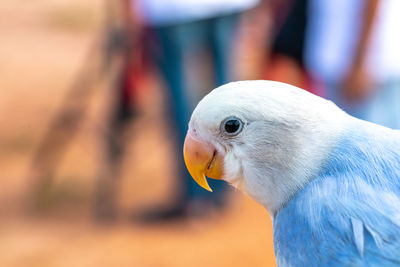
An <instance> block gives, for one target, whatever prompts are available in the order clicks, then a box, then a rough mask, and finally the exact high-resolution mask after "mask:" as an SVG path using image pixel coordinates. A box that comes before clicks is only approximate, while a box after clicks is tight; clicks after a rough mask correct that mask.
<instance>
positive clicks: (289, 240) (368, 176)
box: [274, 121, 400, 266]
mask: <svg viewBox="0 0 400 267" xmlns="http://www.w3.org/2000/svg"><path fill="white" fill-rule="evenodd" d="M376 127H378V126H374V125H371V124H369V123H365V122H362V121H356V122H355V123H354V125H353V126H352V127H351V128H352V129H351V130H349V131H347V133H346V134H345V135H343V136H342V137H341V139H340V141H339V143H338V144H337V146H336V147H335V149H334V150H333V151H332V153H331V155H330V157H329V158H328V160H327V161H326V162H325V163H324V164H323V166H322V168H321V170H320V172H319V174H318V175H317V177H315V179H313V180H312V181H311V182H310V183H309V184H308V185H306V186H305V188H303V189H302V190H301V191H300V192H299V193H298V194H297V195H296V196H294V197H293V199H292V200H290V201H289V202H288V203H287V205H286V206H284V207H283V208H282V209H281V210H280V211H279V212H278V213H277V215H276V216H275V218H274V244H275V253H276V258H277V262H278V265H279V266H326V265H330V266H400V134H399V133H397V132H396V131H390V130H379V129H378V130H376Z"/></svg>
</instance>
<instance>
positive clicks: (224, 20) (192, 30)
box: [131, 0, 258, 222]
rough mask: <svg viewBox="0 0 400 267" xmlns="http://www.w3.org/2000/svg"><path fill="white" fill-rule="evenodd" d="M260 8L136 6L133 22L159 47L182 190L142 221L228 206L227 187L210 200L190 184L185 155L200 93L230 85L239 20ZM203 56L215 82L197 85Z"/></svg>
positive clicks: (179, 0) (250, 3) (207, 2)
mask: <svg viewBox="0 0 400 267" xmlns="http://www.w3.org/2000/svg"><path fill="white" fill-rule="evenodd" d="M257 2H258V0H169V1H164V0H132V2H131V3H132V16H133V17H134V18H135V20H136V22H137V23H141V24H143V25H145V27H146V28H147V30H148V31H150V32H151V33H152V35H153V38H154V40H155V41H156V42H155V44H154V46H152V49H151V53H152V56H153V59H154V62H155V63H156V65H157V66H158V68H159V69H160V71H161V74H162V76H163V78H164V80H165V84H166V87H167V89H168V90H167V99H168V105H169V106H168V107H169V114H168V115H169V119H170V128H171V129H172V130H173V131H174V139H175V140H174V142H176V145H174V148H176V151H175V156H176V164H177V168H178V179H180V180H181V181H179V184H182V185H183V186H182V191H181V193H180V195H178V196H175V199H173V203H172V204H171V205H169V206H165V207H156V208H154V209H150V210H147V211H146V212H144V213H143V214H141V215H140V217H141V218H142V219H144V220H146V221H156V222H157V221H164V220H170V219H175V218H182V217H186V216H188V215H189V216H190V215H203V214H207V213H208V212H209V211H212V210H219V209H221V208H223V207H224V206H225V198H226V196H227V193H228V190H227V189H228V187H227V185H226V184H225V183H223V182H221V181H213V182H212V183H213V188H214V192H213V193H212V194H211V193H209V192H207V191H205V190H202V189H200V188H198V187H197V186H196V184H195V183H194V182H193V181H192V179H190V175H189V173H188V172H187V170H186V167H185V165H184V162H183V158H182V156H181V154H182V149H183V143H184V138H185V135H186V132H187V125H188V122H189V119H190V114H191V112H192V111H193V109H194V107H195V104H196V103H197V102H198V101H199V100H200V99H201V98H202V96H204V95H205V94H206V93H207V90H208V89H207V90H204V89H203V90H202V89H201V87H206V88H214V87H217V86H219V85H222V84H224V83H227V82H229V81H231V80H232V76H231V75H232V72H231V55H232V47H233V43H234V39H235V33H236V25H237V22H238V18H239V15H240V13H242V12H244V11H245V10H248V9H250V8H252V7H254V6H255V5H256V4H257ZM204 52H207V53H208V54H204ZM204 56H205V57H207V56H208V57H209V59H210V61H211V63H212V68H211V69H212V73H211V74H212V76H213V77H212V78H211V79H212V81H207V79H206V80H199V81H195V80H193V79H191V78H190V77H189V76H190V70H191V69H192V68H195V69H196V70H198V71H201V72H204V71H205V70H207V69H209V68H208V66H206V65H204V62H203V60H204ZM199 65H200V68H199ZM200 75H201V73H196V76H200Z"/></svg>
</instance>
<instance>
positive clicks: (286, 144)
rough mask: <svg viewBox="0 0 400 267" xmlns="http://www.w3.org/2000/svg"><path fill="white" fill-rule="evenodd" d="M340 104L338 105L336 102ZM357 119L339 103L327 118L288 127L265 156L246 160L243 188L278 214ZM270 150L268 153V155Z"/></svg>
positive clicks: (311, 177) (315, 171)
mask: <svg viewBox="0 0 400 267" xmlns="http://www.w3.org/2000/svg"><path fill="white" fill-rule="evenodd" d="M335 107H336V106H335ZM355 120H356V119H355V118H353V117H351V116H349V115H347V114H346V113H344V112H343V111H341V110H339V109H338V108H337V107H336V108H335V109H334V110H332V114H330V116H327V117H326V120H321V119H319V120H312V119H311V120H308V121H304V123H303V124H302V126H301V127H300V128H297V129H296V130H294V131H290V132H289V131H286V132H285V133H283V134H282V135H285V137H282V138H286V139H287V140H286V141H285V140H284V141H282V142H281V143H282V144H283V145H282V147H276V148H275V149H274V151H272V152H271V153H265V154H266V155H265V156H264V158H263V159H262V160H259V161H255V160H254V159H252V158H251V157H250V158H249V159H248V160H244V162H243V177H245V178H244V179H243V184H242V186H241V187H242V188H241V189H242V190H244V191H245V192H246V193H247V194H248V195H250V196H251V197H252V198H253V199H254V200H256V201H257V202H259V203H260V204H262V205H263V206H264V207H265V208H266V209H267V210H268V212H269V213H270V215H271V217H272V218H274V217H275V215H276V213H277V212H278V211H279V210H280V209H281V208H282V207H283V206H285V205H286V204H287V203H288V202H289V201H290V199H292V198H293V196H295V195H296V194H297V193H298V192H299V191H300V190H302V189H303V188H304V187H305V186H306V185H307V184H308V183H309V182H310V181H312V180H313V179H315V178H316V177H317V176H318V173H319V170H320V168H321V166H322V165H323V163H324V162H325V161H326V160H327V158H328V157H329V155H330V152H331V151H332V150H333V149H334V147H335V146H337V144H338V143H339V142H340V138H341V136H343V135H344V134H345V132H346V131H347V130H348V128H349V127H351V126H350V125H351V124H352V122H353V121H355ZM267 154H268V155H267Z"/></svg>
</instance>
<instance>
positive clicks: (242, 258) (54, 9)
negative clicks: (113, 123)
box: [0, 0, 275, 267]
mask: <svg viewBox="0 0 400 267" xmlns="http://www.w3.org/2000/svg"><path fill="white" fill-rule="evenodd" d="M103 11H104V3H103V1H100V0H85V1H78V0H73V1H72V0H37V1H27V0H3V1H0V36H1V37H0V38H1V41H0V266H32V267H35V266H38V267H39V266H40V267H42V266H43V267H45V266H96V267H97V266H138V267H147V266H149V267H150V266H151V267H152V266H154V267H169V266H171V267H172V266H174V267H175V266H230V267H233V266H275V260H274V256H273V245H272V225H271V221H270V219H269V216H268V214H267V212H266V211H265V210H264V209H263V208H262V207H261V206H260V205H258V204H257V203H255V202H254V201H252V200H250V199H249V198H248V197H246V196H244V195H242V194H241V193H239V192H232V194H231V205H230V206H229V208H228V209H227V210H226V211H224V212H223V213H222V214H212V216H210V217H207V218H201V219H196V220H195V219H192V220H188V221H182V222H173V223H168V224H156V225H143V224H138V223H135V222H132V221H131V220H130V219H129V218H130V214H131V213H132V212H133V211H138V210H141V209H144V208H146V207H150V206H153V205H159V204H163V203H166V202H168V201H169V199H170V196H171V195H173V194H174V190H177V188H178V187H179V185H177V184H176V182H174V179H173V167H172V166H173V164H172V163H171V156H170V151H171V145H172V144H171V143H170V142H169V139H170V137H171V134H170V133H169V132H168V131H167V130H166V127H165V126H166V125H165V124H166V122H165V121H164V119H163V116H162V112H163V111H162V106H163V105H162V94H161V93H160V90H157V89H155V90H150V91H149V92H148V93H146V94H145V95H144V96H142V98H143V99H142V102H143V103H144V104H143V107H144V108H143V114H142V116H141V117H140V118H139V119H138V121H137V122H136V123H135V124H134V125H133V126H132V129H131V130H130V133H132V134H131V142H130V143H129V147H128V148H127V156H126V157H125V159H124V162H123V173H122V177H121V182H120V189H121V190H120V194H119V198H118V202H119V213H120V217H119V219H118V220H117V221H116V222H114V223H111V224H106V225H101V224H96V223H95V222H94V221H93V220H92V217H91V214H92V213H91V212H92V211H91V208H92V205H93V192H94V187H95V177H96V173H97V172H98V170H99V162H101V159H102V157H101V154H102V153H101V152H102V151H101V149H100V148H99V147H100V146H99V144H100V143H101V136H103V135H102V132H103V131H104V128H105V126H104V120H102V118H103V116H104V109H105V107H106V104H105V103H107V97H108V93H109V92H107V90H106V89H105V88H103V87H104V86H99V90H97V91H96V92H95V93H94V94H93V96H92V97H91V100H90V108H89V111H88V114H87V116H86V117H85V120H84V123H83V124H82V126H81V127H80V130H79V132H78V133H77V134H76V136H74V138H73V141H72V142H71V144H70V145H69V146H68V147H67V151H66V153H65V155H64V156H63V157H62V161H61V162H60V165H59V167H58V169H57V173H56V174H55V176H54V177H53V180H52V181H53V182H52V193H51V197H50V202H49V203H48V204H47V205H46V207H45V208H44V209H43V210H42V211H41V212H40V213H39V214H37V213H34V214H32V212H29V211H30V209H29V207H30V206H31V205H30V204H32V203H30V199H29V197H27V196H29V192H30V191H31V190H32V184H33V183H34V180H33V179H35V176H34V170H33V169H32V166H31V165H30V163H31V159H32V153H33V151H35V148H36V147H37V145H38V143H39V141H40V140H41V138H42V137H43V134H44V133H45V130H46V129H47V126H48V124H49V122H50V121H51V119H52V118H53V117H54V113H55V111H56V110H57V107H59V105H60V103H62V100H63V98H64V96H65V94H66V93H67V91H68V90H69V89H70V85H71V84H72V82H73V80H74V78H75V77H76V75H77V73H78V70H79V67H80V66H81V65H82V61H83V59H84V58H85V55H86V54H87V53H88V51H89V50H90V49H91V47H92V45H93V40H95V38H96V36H97V35H98V33H99V31H100V29H101V27H102V23H103V19H102V18H103V15H102V14H103V13H102V12H103Z"/></svg>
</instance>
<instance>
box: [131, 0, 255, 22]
mask: <svg viewBox="0 0 400 267" xmlns="http://www.w3.org/2000/svg"><path fill="white" fill-rule="evenodd" d="M133 2H134V5H135V9H136V10H138V11H139V12H140V16H141V17H142V18H144V20H145V21H146V22H147V23H148V24H150V25H169V24H177V23H184V22H190V21H195V20H200V19H206V18H211V17H215V16H221V15H226V14H231V13H236V12H241V11H244V10H247V9H250V8H252V7H254V6H256V5H257V3H258V2H259V0H134V1H133Z"/></svg>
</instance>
